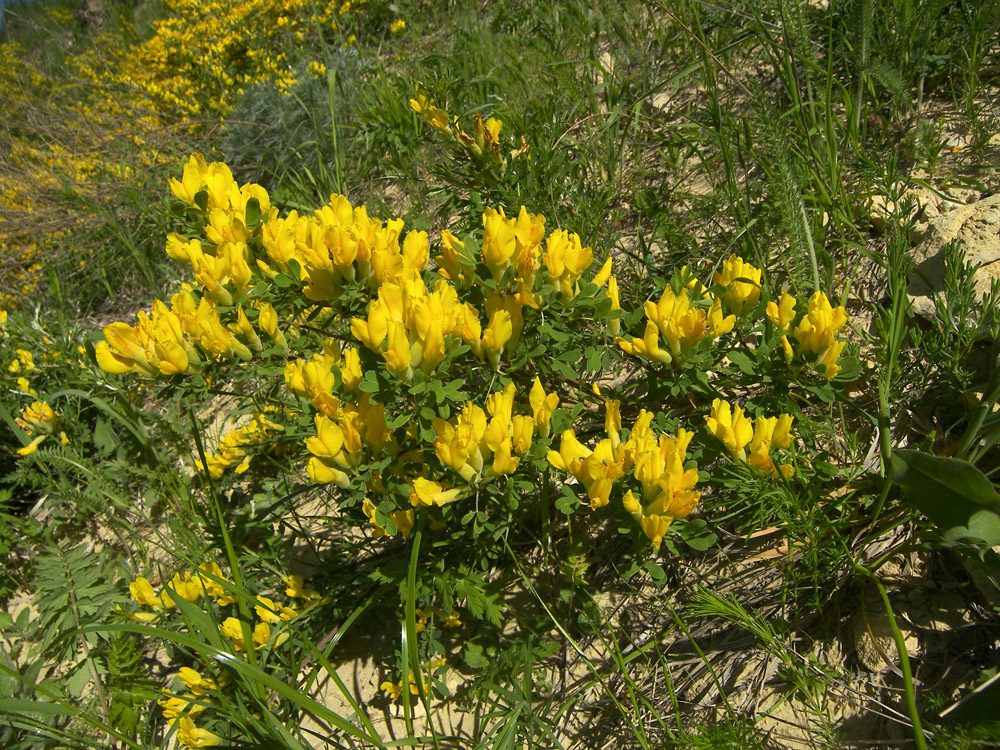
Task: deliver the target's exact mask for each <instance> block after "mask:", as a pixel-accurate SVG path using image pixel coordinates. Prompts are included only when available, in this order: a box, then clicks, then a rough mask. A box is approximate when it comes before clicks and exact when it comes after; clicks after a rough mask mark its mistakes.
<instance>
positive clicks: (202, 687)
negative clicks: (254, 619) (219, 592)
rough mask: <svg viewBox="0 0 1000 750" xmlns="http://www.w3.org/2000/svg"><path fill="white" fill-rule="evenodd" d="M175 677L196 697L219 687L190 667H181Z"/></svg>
mask: <svg viewBox="0 0 1000 750" xmlns="http://www.w3.org/2000/svg"><path fill="white" fill-rule="evenodd" d="M230 619H232V618H230ZM177 676H178V677H180V679H181V682H183V683H184V687H186V688H187V689H188V690H190V691H191V692H192V693H193V694H194V695H196V696H202V695H204V694H205V693H207V692H208V691H210V690H218V689H219V685H218V683H217V682H216V681H215V680H208V679H205V678H204V677H202V676H201V673H200V672H198V671H197V670H194V669H191V668H190V667H181V668H180V669H179V670H178V673H177Z"/></svg>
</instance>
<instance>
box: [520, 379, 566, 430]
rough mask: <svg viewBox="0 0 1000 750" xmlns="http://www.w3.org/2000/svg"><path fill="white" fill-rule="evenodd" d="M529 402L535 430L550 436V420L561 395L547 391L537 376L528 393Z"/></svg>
mask: <svg viewBox="0 0 1000 750" xmlns="http://www.w3.org/2000/svg"><path fill="white" fill-rule="evenodd" d="M528 403H530V404H531V413H532V416H533V418H534V420H535V431H536V432H537V433H538V434H539V435H541V436H542V437H548V436H549V420H551V419H552V412H554V411H555V410H556V409H557V408H558V407H559V395H558V394H557V393H546V392H545V389H544V388H542V381H541V380H539V379H538V378H537V377H536V378H535V382H534V384H533V385H532V386H531V392H530V393H529V394H528Z"/></svg>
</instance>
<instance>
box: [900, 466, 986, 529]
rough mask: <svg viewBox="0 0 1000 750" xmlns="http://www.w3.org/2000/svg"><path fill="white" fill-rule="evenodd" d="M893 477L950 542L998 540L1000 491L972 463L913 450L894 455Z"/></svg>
mask: <svg viewBox="0 0 1000 750" xmlns="http://www.w3.org/2000/svg"><path fill="white" fill-rule="evenodd" d="M892 481H893V482H895V483H896V484H897V485H899V486H900V487H901V488H902V489H903V493H904V495H905V496H906V499H907V501H908V502H909V503H910V504H911V505H912V506H913V507H915V508H916V509H917V510H919V511H920V512H921V513H923V514H924V515H925V516H927V517H928V518H929V519H930V520H931V521H932V522H933V523H934V524H935V525H936V526H937V527H938V528H939V529H940V530H941V533H942V535H943V536H944V538H945V539H947V540H948V541H951V542H958V541H963V540H972V539H978V540H982V541H984V542H985V543H986V544H987V545H989V546H992V545H996V544H1000V515H998V513H1000V495H997V493H996V490H995V489H994V488H993V484H992V483H991V482H990V480H989V479H987V478H986V475H985V474H983V473H982V472H981V471H979V469H977V468H976V467H975V466H973V465H972V464H970V463H969V462H968V461H962V460H959V459H957V458H945V457H943V456H932V455H930V454H928V453H923V452H921V451H914V450H897V451H893V454H892Z"/></svg>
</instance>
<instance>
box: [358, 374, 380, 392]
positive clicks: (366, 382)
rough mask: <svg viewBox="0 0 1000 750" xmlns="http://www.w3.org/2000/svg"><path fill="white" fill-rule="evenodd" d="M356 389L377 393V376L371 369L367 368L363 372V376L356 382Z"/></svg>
mask: <svg viewBox="0 0 1000 750" xmlns="http://www.w3.org/2000/svg"><path fill="white" fill-rule="evenodd" d="M358 389H359V390H360V391H361V392H362V393H378V389H379V386H378V378H377V377H375V373H374V372H372V371H371V370H368V371H367V372H366V373H365V377H364V378H363V379H362V381H361V382H360V383H359V384H358Z"/></svg>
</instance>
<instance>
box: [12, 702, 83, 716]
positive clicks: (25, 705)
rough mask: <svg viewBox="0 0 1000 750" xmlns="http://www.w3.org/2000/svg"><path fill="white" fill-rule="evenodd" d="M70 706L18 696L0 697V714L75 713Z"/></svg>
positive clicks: (44, 714) (56, 714) (53, 714)
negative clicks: (24, 698) (19, 697)
mask: <svg viewBox="0 0 1000 750" xmlns="http://www.w3.org/2000/svg"><path fill="white" fill-rule="evenodd" d="M75 713H76V711H74V710H73V709H72V708H69V707H68V706H61V705H59V704H58V703H46V702H45V701H28V700H20V699H18V698H0V714H7V715H9V716H17V715H18V714H41V715H43V716H72V715H73V714H75Z"/></svg>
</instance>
